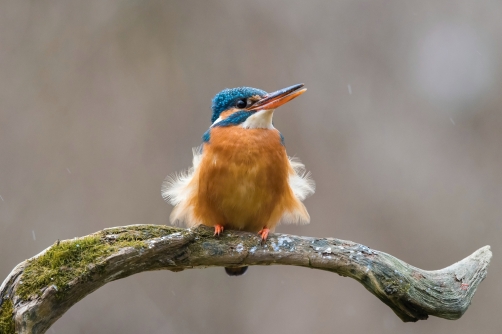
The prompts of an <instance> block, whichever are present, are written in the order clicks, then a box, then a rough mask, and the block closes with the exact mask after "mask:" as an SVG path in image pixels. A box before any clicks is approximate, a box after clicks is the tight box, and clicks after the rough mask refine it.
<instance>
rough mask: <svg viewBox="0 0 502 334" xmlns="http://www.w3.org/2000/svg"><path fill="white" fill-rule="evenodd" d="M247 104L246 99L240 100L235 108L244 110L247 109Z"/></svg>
mask: <svg viewBox="0 0 502 334" xmlns="http://www.w3.org/2000/svg"><path fill="white" fill-rule="evenodd" d="M247 105H248V104H247V102H246V100H245V99H240V100H237V102H236V103H235V106H236V107H237V108H239V109H243V108H246V106H247Z"/></svg>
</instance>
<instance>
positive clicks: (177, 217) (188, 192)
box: [161, 145, 202, 226]
mask: <svg viewBox="0 0 502 334" xmlns="http://www.w3.org/2000/svg"><path fill="white" fill-rule="evenodd" d="M192 152H193V160H192V164H193V166H192V167H191V168H189V169H188V170H186V171H182V172H180V173H174V174H171V175H168V176H167V177H166V178H165V179H164V182H162V187H161V194H162V198H163V199H164V200H165V201H166V202H168V203H171V204H172V205H174V206H175V208H174V209H173V211H172V212H171V222H172V223H174V224H181V223H183V221H185V222H186V223H187V225H189V226H194V225H197V222H196V221H194V217H193V208H192V207H190V206H189V205H188V203H189V198H190V196H192V192H193V191H194V190H196V189H194V188H195V187H196V186H197V185H194V184H192V182H191V181H192V179H193V176H194V173H195V171H196V170H197V167H198V166H199V165H200V161H201V160H202V145H201V146H198V147H194V148H193V149H192Z"/></svg>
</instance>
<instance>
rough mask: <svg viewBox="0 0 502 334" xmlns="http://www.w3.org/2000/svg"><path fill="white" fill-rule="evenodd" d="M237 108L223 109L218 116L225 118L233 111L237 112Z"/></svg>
mask: <svg viewBox="0 0 502 334" xmlns="http://www.w3.org/2000/svg"><path fill="white" fill-rule="evenodd" d="M238 110H239V109H236V108H232V109H228V110H225V111H224V112H222V113H221V114H220V118H221V119H225V118H227V117H228V116H230V115H232V114H233V113H235V112H237V111H238Z"/></svg>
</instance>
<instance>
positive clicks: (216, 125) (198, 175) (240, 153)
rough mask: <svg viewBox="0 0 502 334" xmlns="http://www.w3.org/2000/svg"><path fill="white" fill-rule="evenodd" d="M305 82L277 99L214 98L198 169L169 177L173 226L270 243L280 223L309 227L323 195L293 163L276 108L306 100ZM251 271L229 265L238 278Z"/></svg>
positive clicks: (249, 95) (248, 91)
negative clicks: (311, 200)
mask: <svg viewBox="0 0 502 334" xmlns="http://www.w3.org/2000/svg"><path fill="white" fill-rule="evenodd" d="M306 90H307V89H306V88H304V84H297V85H294V86H290V87H287V88H284V89H281V90H278V91H276V92H273V93H267V92H265V91H263V90H261V89H256V88H251V87H238V88H231V89H228V88H227V89H224V90H222V91H221V92H219V93H218V94H216V96H215V97H214V98H213V101H212V117H211V123H212V124H211V126H210V127H209V129H208V130H207V131H206V132H205V133H204V135H203V136H202V145H201V146H199V147H197V148H194V149H193V150H192V151H193V161H192V163H193V166H192V167H191V168H190V169H188V170H186V171H183V172H181V173H176V174H173V175H169V176H168V177H167V178H166V179H165V180H164V182H163V184H162V197H163V198H164V200H166V201H167V202H170V203H171V204H172V205H174V209H173V211H172V213H171V216H170V220H171V223H174V224H181V223H185V225H186V226H187V227H194V226H198V225H200V224H203V225H207V226H210V227H214V235H215V236H219V235H220V234H221V233H222V232H223V230H225V229H231V230H242V231H248V232H254V233H258V235H259V236H260V238H261V239H262V242H265V241H266V239H267V237H268V234H269V233H270V232H271V231H272V232H273V231H274V230H275V227H276V226H277V225H278V224H279V223H280V222H282V223H285V224H288V223H289V224H308V223H309V222H310V216H309V214H308V212H307V209H306V208H305V206H304V205H303V203H302V201H303V200H304V199H305V198H307V197H308V196H310V195H312V194H313V193H314V191H315V183H314V181H313V179H312V178H311V174H310V172H306V169H305V166H304V165H303V164H302V163H301V162H300V160H298V159H296V158H291V157H288V155H287V153H286V148H285V144H284V137H283V136H282V134H281V133H280V132H279V131H278V130H277V129H276V128H275V127H274V125H273V122H272V117H273V114H274V111H275V109H276V108H278V107H280V106H282V105H283V104H285V103H287V102H289V101H291V100H293V99H294V98H296V97H298V96H300V95H301V94H303V93H304V92H305V91H306ZM246 269H247V267H235V268H234V267H227V268H225V271H226V272H227V274H228V275H230V276H239V275H242V274H244V272H245V271H246Z"/></svg>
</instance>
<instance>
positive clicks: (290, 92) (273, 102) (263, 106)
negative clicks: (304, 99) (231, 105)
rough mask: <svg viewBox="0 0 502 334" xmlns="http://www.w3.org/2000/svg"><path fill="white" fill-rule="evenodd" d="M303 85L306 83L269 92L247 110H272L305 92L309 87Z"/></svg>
mask: <svg viewBox="0 0 502 334" xmlns="http://www.w3.org/2000/svg"><path fill="white" fill-rule="evenodd" d="M303 86H305V85H304V84H302V83H301V84H297V85H293V86H290V87H287V88H284V89H280V90H278V91H276V92H273V93H269V94H267V95H265V96H264V97H263V98H262V99H261V100H258V101H257V102H255V103H254V104H253V105H252V106H251V107H249V108H248V109H247V110H270V109H275V108H278V107H280V106H282V105H283V104H285V103H286V102H289V101H291V100H292V99H294V98H295V97H297V96H300V95H302V94H303V93H305V92H306V91H307V88H303Z"/></svg>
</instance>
